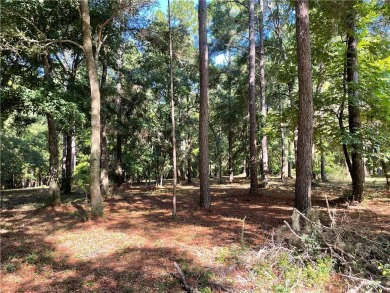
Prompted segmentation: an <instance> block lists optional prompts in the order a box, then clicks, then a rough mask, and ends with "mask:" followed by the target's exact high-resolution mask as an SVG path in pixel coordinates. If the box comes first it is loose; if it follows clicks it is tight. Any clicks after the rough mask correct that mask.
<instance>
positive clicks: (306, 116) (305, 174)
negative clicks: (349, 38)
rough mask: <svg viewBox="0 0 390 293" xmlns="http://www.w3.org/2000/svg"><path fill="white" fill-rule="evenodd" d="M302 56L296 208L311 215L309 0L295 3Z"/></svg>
mask: <svg viewBox="0 0 390 293" xmlns="http://www.w3.org/2000/svg"><path fill="white" fill-rule="evenodd" d="M295 14H296V24H295V26H296V39H297V55H298V81H299V113H298V142H297V162H296V164H297V178H296V186H295V208H296V209H297V210H298V211H300V212H303V213H308V212H309V210H310V208H311V176H312V156H311V153H312V145H313V98H312V75H311V49H310V31H309V5H308V0H296V1H295Z"/></svg>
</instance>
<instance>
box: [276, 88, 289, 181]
mask: <svg viewBox="0 0 390 293" xmlns="http://www.w3.org/2000/svg"><path fill="white" fill-rule="evenodd" d="M278 95H279V115H280V117H282V116H283V101H282V94H281V93H280V88H279V87H278ZM285 132H286V129H285V127H284V124H283V121H281V122H280V150H281V156H280V157H281V158H280V180H282V181H284V179H285V177H286V173H287V172H286V169H287V156H286V154H287V151H286V138H285V137H286V134H285Z"/></svg>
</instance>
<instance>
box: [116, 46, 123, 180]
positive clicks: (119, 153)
mask: <svg viewBox="0 0 390 293" xmlns="http://www.w3.org/2000/svg"><path fill="white" fill-rule="evenodd" d="M122 63H123V50H122V47H120V48H119V49H118V60H117V65H118V83H117V98H116V110H117V130H116V161H115V182H116V184H117V185H118V186H121V185H122V183H123V169H122V129H121V128H122V95H123V89H122V65H123V64H122Z"/></svg>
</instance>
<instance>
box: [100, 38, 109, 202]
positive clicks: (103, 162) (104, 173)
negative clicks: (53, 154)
mask: <svg viewBox="0 0 390 293" xmlns="http://www.w3.org/2000/svg"><path fill="white" fill-rule="evenodd" d="M107 70H108V62H107V50H106V48H105V47H104V46H103V60H102V78H101V83H100V88H101V89H102V90H103V91H104V90H105V88H106V86H107ZM103 97H104V96H103ZM104 102H105V101H104V99H103V103H104ZM106 116H107V114H106V113H105V112H104V111H103V113H102V116H101V118H102V119H101V144H100V149H101V156H100V166H101V169H100V191H101V193H102V196H103V197H106V196H107V195H108V194H109V180H108V168H109V167H108V154H107V143H108V140H107V117H106Z"/></svg>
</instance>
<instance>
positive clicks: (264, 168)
mask: <svg viewBox="0 0 390 293" xmlns="http://www.w3.org/2000/svg"><path fill="white" fill-rule="evenodd" d="M259 4H260V18H259V25H260V28H259V29H260V33H259V37H260V105H261V122H262V123H261V127H262V128H263V132H264V129H265V127H267V104H266V96H265V52H264V1H263V0H259ZM261 172H262V174H261V177H262V180H263V181H268V173H269V170H268V142H267V135H266V134H265V133H263V137H262V139H261Z"/></svg>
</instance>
